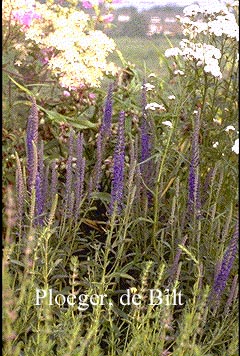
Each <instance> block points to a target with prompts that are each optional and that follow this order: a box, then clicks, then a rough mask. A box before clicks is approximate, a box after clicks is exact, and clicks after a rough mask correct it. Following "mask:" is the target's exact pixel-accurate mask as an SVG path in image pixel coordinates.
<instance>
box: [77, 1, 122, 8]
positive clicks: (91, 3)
mask: <svg viewBox="0 0 240 356" xmlns="http://www.w3.org/2000/svg"><path fill="white" fill-rule="evenodd" d="M117 1H118V0H117ZM102 3H104V0H97V1H96V0H82V6H83V7H84V8H85V9H91V8H92V7H93V6H94V5H99V4H102Z"/></svg>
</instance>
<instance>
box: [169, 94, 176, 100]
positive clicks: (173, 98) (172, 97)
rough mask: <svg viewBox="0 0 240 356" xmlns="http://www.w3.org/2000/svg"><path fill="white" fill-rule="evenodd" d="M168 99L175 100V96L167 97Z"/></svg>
mask: <svg viewBox="0 0 240 356" xmlns="http://www.w3.org/2000/svg"><path fill="white" fill-rule="evenodd" d="M168 99H169V100H175V99H176V96H175V95H169V96H168Z"/></svg>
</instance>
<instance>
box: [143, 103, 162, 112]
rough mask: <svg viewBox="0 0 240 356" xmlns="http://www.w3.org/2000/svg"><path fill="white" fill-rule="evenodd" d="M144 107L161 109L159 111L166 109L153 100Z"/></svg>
mask: <svg viewBox="0 0 240 356" xmlns="http://www.w3.org/2000/svg"><path fill="white" fill-rule="evenodd" d="M145 109H146V110H153V111H154V110H156V109H158V110H161V111H166V109H165V107H164V106H163V105H160V104H158V103H155V102H153V103H149V104H147V105H146V106H145Z"/></svg>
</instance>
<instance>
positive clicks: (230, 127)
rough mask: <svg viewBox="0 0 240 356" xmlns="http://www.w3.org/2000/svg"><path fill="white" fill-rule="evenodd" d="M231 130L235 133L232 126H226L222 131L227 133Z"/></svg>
mask: <svg viewBox="0 0 240 356" xmlns="http://www.w3.org/2000/svg"><path fill="white" fill-rule="evenodd" d="M231 130H232V131H235V127H234V126H233V125H229V126H227V127H226V128H225V130H224V131H226V132H228V131H231Z"/></svg>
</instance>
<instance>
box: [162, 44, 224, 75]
mask: <svg viewBox="0 0 240 356" xmlns="http://www.w3.org/2000/svg"><path fill="white" fill-rule="evenodd" d="M180 47H181V48H178V47H176V48H170V49H167V50H166V52H165V56H166V57H170V56H178V55H181V56H182V57H183V59H184V60H192V61H195V62H196V65H197V66H203V67H204V70H205V72H206V73H211V74H212V75H213V76H214V77H218V78H222V73H221V70H220V67H219V64H218V60H219V59H220V58H221V52H220V50H219V49H218V48H216V47H214V46H212V45H207V44H206V43H193V42H190V41H189V40H187V39H184V40H182V41H181V42H180Z"/></svg>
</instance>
